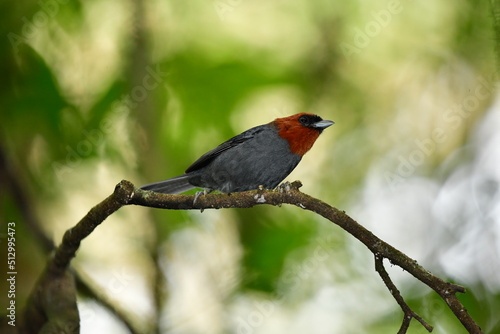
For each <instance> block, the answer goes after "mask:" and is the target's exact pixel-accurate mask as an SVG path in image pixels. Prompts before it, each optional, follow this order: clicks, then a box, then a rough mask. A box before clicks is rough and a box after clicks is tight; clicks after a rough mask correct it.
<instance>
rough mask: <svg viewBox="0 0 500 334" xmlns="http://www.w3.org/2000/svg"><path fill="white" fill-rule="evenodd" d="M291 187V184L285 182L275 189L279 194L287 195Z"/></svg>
mask: <svg viewBox="0 0 500 334" xmlns="http://www.w3.org/2000/svg"><path fill="white" fill-rule="evenodd" d="M291 186H292V185H291V183H290V182H288V181H285V182H283V183H282V184H280V185H279V186H278V188H276V189H277V190H278V191H279V192H280V193H288V192H290V189H292V187H291Z"/></svg>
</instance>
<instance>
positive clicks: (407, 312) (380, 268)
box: [375, 254, 433, 334]
mask: <svg viewBox="0 0 500 334" xmlns="http://www.w3.org/2000/svg"><path fill="white" fill-rule="evenodd" d="M375 270H376V271H377V272H378V274H379V275H380V277H381V278H382V281H384V283H385V286H387V289H389V292H390V293H391V294H392V296H393V297H394V299H395V300H396V302H397V303H398V305H399V306H400V307H401V309H402V310H403V313H404V315H403V323H402V324H401V328H400V329H399V331H398V334H404V333H406V331H407V330H408V327H409V326H410V322H411V319H412V318H413V319H415V320H417V321H418V322H420V323H421V324H422V326H424V327H425V329H427V331H428V332H432V330H433V328H432V326H431V325H429V324H428V323H427V322H426V321H425V320H424V319H422V317H421V316H419V315H418V314H417V313H416V312H414V311H413V310H412V309H411V308H410V306H408V304H406V302H405V300H404V299H403V297H402V296H401V293H400V292H399V290H398V288H397V287H396V285H395V284H394V283H393V282H392V280H391V278H390V277H389V274H388V273H387V271H386V270H385V267H384V258H383V257H381V256H380V255H378V254H375Z"/></svg>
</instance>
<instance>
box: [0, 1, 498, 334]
mask: <svg viewBox="0 0 500 334" xmlns="http://www.w3.org/2000/svg"><path fill="white" fill-rule="evenodd" d="M497 2H498V1H493V0H492V1H474V0H460V1H453V2H450V1H448V0H435V1H424V0H418V1H417V0H413V1H412V0H392V1H380V0H377V1H359V0H358V1H349V2H345V1H344V2H342V1H325V0H316V1H306V0H289V1H280V0H277V1H262V0H254V1H247V0H213V1H212V0H210V1H199V0H191V1H172V0H162V1H158V0H151V1H144V0H131V1H117V0H100V1H96V0H90V1H68V0H41V1H34V0H25V1H7V0H3V1H2V2H1V3H0V13H1V14H0V15H1V19H0V29H1V39H0V60H1V61H0V73H1V80H0V87H1V90H0V162H1V164H0V165H1V171H0V173H1V174H0V175H1V181H2V183H1V188H0V196H1V197H0V206H1V207H0V211H1V212H2V214H1V221H0V224H1V225H0V233H1V234H0V236H1V237H2V239H0V241H1V242H0V246H1V247H0V248H1V249H0V254H2V259H5V256H6V251H7V249H6V248H7V247H6V243H5V240H6V233H7V227H6V224H7V222H9V221H12V222H15V223H16V256H17V271H18V275H17V282H16V283H17V295H16V302H17V306H18V316H21V309H22V308H23V306H24V305H25V303H26V298H27V296H28V294H29V292H30V290H31V288H32V287H33V285H34V283H35V281H36V279H37V277H38V276H39V275H40V273H41V271H42V269H43V266H44V263H45V261H46V258H47V256H48V251H49V250H50V246H51V244H52V243H55V244H58V243H59V242H60V240H61V237H62V234H63V233H64V231H65V230H66V229H68V228H70V227H71V226H73V225H75V224H76V223H77V222H78V220H79V219H80V218H81V217H82V216H83V215H84V214H85V213H86V212H87V211H88V210H89V209H90V208H91V207H92V206H94V205H95V204H97V203H98V202H99V201H100V200H102V199H104V198H105V197H106V196H108V195H109V194H110V193H111V192H112V191H113V188H114V186H115V185H116V184H117V183H118V182H119V181H120V180H122V179H127V180H130V181H132V182H134V183H135V184H136V185H141V184H145V183H150V182H154V181H158V180H162V179H165V178H168V177H173V176H176V175H179V174H181V173H183V171H184V169H185V168H186V167H187V166H188V165H189V164H190V163H191V162H193V161H194V160H195V159H196V158H198V157H199V156H200V155H201V154H202V153H204V152H206V151H207V150H209V149H211V148H213V147H214V146H216V145H217V144H219V143H221V142H222V141H224V140H226V139H228V138H230V137H231V136H233V135H236V134H238V133H240V132H241V131H243V130H246V129H248V128H250V127H252V126H255V125H259V124H263V123H267V122H269V121H271V120H273V119H274V118H277V117H282V116H287V115H290V114H294V113H297V112H313V113H317V114H319V115H321V116H322V117H323V118H325V119H331V120H334V121H335V122H336V124H335V125H334V126H333V127H331V128H329V129H328V130H326V131H325V132H324V133H323V135H322V136H321V137H320V138H319V140H318V142H317V143H316V145H315V146H314V148H313V149H312V151H311V152H309V153H308V154H307V155H306V156H305V158H304V159H303V161H302V163H301V164H300V165H299V167H298V168H297V169H296V170H295V171H294V172H293V173H292V174H291V175H290V176H289V178H288V180H290V181H293V180H296V179H300V180H301V181H302V182H303V183H304V186H303V188H302V191H304V192H306V193H308V194H310V195H312V196H315V197H318V198H320V199H322V200H323V201H325V202H328V203H330V204H332V205H334V206H336V207H338V208H340V209H342V210H346V212H347V213H348V214H349V215H351V216H352V217H353V218H355V219H357V220H358V221H359V222H360V223H361V224H362V225H364V226H365V227H367V228H368V229H370V230H372V231H373V232H374V233H375V234H377V235H378V236H379V237H381V238H382V239H384V240H385V241H387V242H389V243H391V244H392V245H394V246H395V247H397V248H399V249H400V250H401V251H403V252H404V253H406V254H407V255H409V256H410V257H412V258H415V259H416V260H418V261H419V263H420V264H422V265H423V266H424V267H426V268H427V269H429V270H431V271H432V272H433V273H435V274H437V275H439V276H440V277H442V278H444V279H447V280H450V281H453V282H455V283H457V284H461V285H464V286H466V287H467V290H468V293H467V294H465V295H462V296H460V299H461V300H462V301H463V303H464V304H465V305H466V307H467V308H468V309H469V311H470V313H471V314H472V316H473V317H474V318H475V320H476V321H477V322H478V323H479V324H480V325H481V327H482V328H483V329H484V330H485V331H486V332H487V333H500V203H499V199H500V192H499V190H500V189H499V182H500V169H499V166H500V133H499V131H498V129H499V128H500V101H499V91H498V75H497V68H498V67H497V56H496V55H497V54H498V43H497V41H498V36H500V35H497V34H496V32H497V31H500V28H499V26H498V25H497V24H498V23H496V22H497V19H498V18H499V17H500V7H499V5H498V4H497ZM73 266H74V269H75V271H76V272H77V273H78V277H79V282H80V283H79V286H80V293H79V299H78V301H79V310H80V315H81V332H82V333H129V332H131V331H134V332H137V333H179V334H180V333H204V334H210V333H242V334H250V333H310V334H313V333H315V334H316V333H318V334H319V333H395V332H397V330H398V328H399V326H400V323H401V317H402V313H401V311H400V309H399V307H398V306H397V304H396V303H395V301H394V300H393V299H392V297H391V295H390V294H389V292H388V291H387V289H386V287H385V286H384V285H383V283H382V281H381V280H380V278H379V277H378V276H377V274H376V273H375V271H374V265H373V258H372V254H371V253H370V252H369V251H368V250H367V249H366V248H365V247H364V246H363V245H361V244H360V243H359V242H357V241H356V240H355V239H353V238H352V237H351V236H350V235H348V234H346V233H345V232H344V231H342V230H341V229H340V228H338V227H337V226H335V225H332V224H331V223H329V222H328V221H325V220H324V219H322V218H320V217H317V216H315V215H314V214H312V213H311V212H305V211H301V210H300V209H298V208H296V207H289V206H283V207H280V208H278V207H268V206H261V207H256V208H253V209H246V210H243V209H242V210H236V209H231V210H218V211H214V210H206V211H205V212H203V213H200V212H168V211H165V210H154V209H148V208H142V207H125V208H123V209H121V210H119V211H118V212H117V213H115V214H114V215H112V216H111V217H110V218H109V219H108V220H106V221H105V222H104V223H103V225H102V226H100V227H99V228H98V229H97V230H96V231H95V232H94V233H92V234H91V235H90V236H89V237H88V238H87V239H86V240H85V241H84V242H83V243H82V245H81V248H80V250H79V252H78V255H77V257H76V258H75V260H74V261H73ZM1 267H2V268H4V269H2V270H1V273H0V278H1V279H2V281H4V279H5V274H6V271H7V270H6V260H5V261H4V260H2V266H1ZM388 270H389V272H390V274H391V276H392V277H393V279H394V281H395V283H396V284H397V285H398V287H399V288H400V289H401V291H402V294H403V296H404V297H405V298H406V299H407V301H408V303H409V304H410V305H411V306H412V307H413V308H414V309H415V310H416V311H417V312H419V313H420V314H421V315H422V316H423V317H424V318H425V319H426V320H427V321H428V322H430V323H431V324H432V325H434V326H435V330H434V332H435V333H453V334H459V333H465V330H464V329H463V328H462V327H461V325H460V324H459V322H458V320H456V319H455V318H454V317H453V315H452V314H451V312H450V311H449V310H448V309H447V307H446V306H445V304H444V303H443V302H442V301H441V300H440V299H439V297H438V296H437V295H436V294H435V293H433V292H432V291H430V290H429V288H427V287H426V286H424V285H423V284H422V283H420V282H418V281H416V280H415V279H414V278H413V277H410V276H409V275H408V274H407V273H405V272H403V271H402V270H401V269H399V268H397V267H390V266H389V265H388ZM6 294H7V292H6V290H5V287H4V284H1V291H0V301H1V308H0V315H1V318H2V327H1V328H2V329H1V331H2V333H7V332H8V330H12V328H10V327H8V326H7V325H6V324H5V323H4V320H5V312H6V306H7V300H6ZM123 319H126V321H124V320H123ZM409 332H410V333H425V330H424V328H422V327H421V326H420V325H419V324H418V323H416V322H412V325H411V327H410V331H409Z"/></svg>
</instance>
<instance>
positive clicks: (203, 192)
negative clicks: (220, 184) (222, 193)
mask: <svg viewBox="0 0 500 334" xmlns="http://www.w3.org/2000/svg"><path fill="white" fill-rule="evenodd" d="M212 191H213V189H203V190H201V191H197V192H196V194H194V200H193V205H194V204H196V201H197V200H198V198H199V197H200V196H201V195H207V194H210V193H211V192H212Z"/></svg>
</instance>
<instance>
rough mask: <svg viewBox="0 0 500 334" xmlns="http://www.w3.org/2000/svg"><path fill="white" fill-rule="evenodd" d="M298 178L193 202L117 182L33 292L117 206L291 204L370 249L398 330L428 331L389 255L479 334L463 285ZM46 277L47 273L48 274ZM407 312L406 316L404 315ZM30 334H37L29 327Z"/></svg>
mask: <svg viewBox="0 0 500 334" xmlns="http://www.w3.org/2000/svg"><path fill="white" fill-rule="evenodd" d="M300 186H301V184H300V182H297V181H296V182H294V183H292V184H289V183H286V184H284V185H282V186H280V187H278V189H276V190H264V189H259V190H252V191H246V192H241V193H235V194H209V195H205V196H200V197H199V198H198V199H197V200H196V202H195V201H194V195H168V194H159V193H154V192H149V191H144V190H141V189H138V188H136V187H134V185H133V184H132V183H130V182H129V181H121V182H120V183H119V184H118V185H117V186H116V188H115V191H114V193H113V194H112V195H111V196H109V197H108V198H106V199H105V200H104V201H102V202H101V203H99V204H98V205H97V206H95V207H94V208H92V209H91V210H90V211H89V213H88V214H87V215H86V216H85V217H83V218H82V220H81V221H80V222H79V223H78V224H77V225H76V226H75V227H73V228H71V229H69V230H68V231H66V233H65V234H64V237H63V241H62V244H61V245H60V246H59V247H58V248H57V250H56V253H55V255H54V257H53V258H51V259H50V261H49V263H48V265H47V270H46V271H45V273H44V277H42V279H41V280H40V281H39V284H38V285H37V286H36V287H35V289H34V291H35V292H36V291H39V290H41V289H43V286H40V284H42V283H43V282H46V281H47V279H48V280H49V281H50V279H51V278H52V279H57V278H59V277H62V276H64V274H65V273H66V271H67V269H68V266H69V264H70V262H71V259H72V258H73V257H74V256H75V253H76V251H77V249H78V247H79V245H80V242H81V241H82V240H83V239H84V238H85V237H87V236H88V235H89V234H90V233H92V231H93V230H94V229H95V228H96V227H97V226H99V224H101V223H102V222H103V221H104V220H105V219H106V218H107V217H108V216H109V215H111V214H112V213H113V212H115V211H116V210H118V209H119V208H120V207H122V206H124V205H131V204H133V205H141V206H146V207H152V208H161V209H171V210H204V209H222V208H251V207H254V206H256V205H260V204H268V205H276V206H280V205H282V204H291V205H295V206H298V207H300V208H302V209H304V210H309V211H312V212H315V213H317V214H319V215H321V216H323V217H324V218H326V219H328V220H330V221H331V222H332V223H334V224H336V225H338V226H340V227H341V228H343V229H344V230H345V231H347V232H348V233H350V234H351V235H352V236H354V237H355V238H356V239H358V240H359V241H361V242H362V243H363V244H364V245H365V246H366V247H368V249H369V250H370V251H371V252H372V253H373V254H375V256H376V258H375V263H376V268H377V271H378V272H379V274H380V276H381V278H382V280H383V281H384V283H385V284H386V285H387V287H388V288H389V290H391V292H392V294H393V296H394V298H395V299H396V301H397V302H398V304H399V305H400V306H401V308H402V310H403V312H404V314H405V316H404V319H403V324H402V326H401V328H400V331H399V332H400V333H405V332H406V329H407V327H408V326H409V322H410V321H411V318H415V319H417V320H418V321H419V322H420V323H421V324H422V325H423V326H424V327H425V328H426V329H427V330H431V329H432V327H431V326H429V325H428V324H427V323H426V322H425V321H424V320H423V319H422V318H421V317H420V316H418V315H417V314H416V313H415V312H413V311H412V310H411V309H410V308H409V306H408V305H407V304H406V303H405V302H404V300H403V298H402V297H401V294H400V293H399V291H398V290H397V288H396V287H395V285H394V283H392V281H391V280H390V278H389V275H388V274H387V272H386V271H385V268H384V267H383V263H382V261H383V259H384V258H387V259H388V260H389V261H390V262H391V263H392V264H394V265H397V266H399V267H401V268H402V269H404V270H406V271H407V272H409V273H410V274H412V275H413V276H414V277H415V278H417V279H418V280H420V281H421V282H423V283H424V284H426V285H428V286H429V287H430V288H432V289H433V290H434V291H436V292H437V293H438V294H439V296H441V298H442V299H443V300H444V301H445V302H446V304H447V305H448V307H449V308H450V309H451V310H452V312H453V313H454V314H455V316H456V317H457V318H458V319H459V320H460V322H461V323H462V325H463V326H464V327H465V328H466V329H467V331H468V332H469V333H473V334H480V333H482V330H481V328H480V327H479V326H478V325H477V324H476V322H475V321H474V320H473V319H472V317H471V316H470V315H469V313H468V312H467V310H466V309H465V307H464V306H463V305H462V303H461V302H460V301H459V300H458V298H457V296H456V293H457V292H461V293H465V289H464V288H463V287H461V286H459V285H455V284H452V283H448V282H445V281H443V280H442V279H440V278H439V277H437V276H434V275H433V274H431V273H430V272H429V271H427V270H425V269H424V268H423V267H422V266H420V265H419V264H418V263H417V261H415V260H413V259H411V258H409V257H408V256H406V255H405V254H403V253H402V252H400V251H399V250H397V249H396V248H394V247H392V246H391V245H389V244H387V243H386V242H384V241H382V240H381V239H379V238H378V237H376V236H375V235H374V234H373V233H371V232H370V231H368V230H367V229H365V228H364V227H363V226H361V225H359V224H358V223H357V222H356V221H354V220H353V219H352V218H351V217H349V216H348V215H346V214H345V212H344V211H341V210H338V209H336V208H334V207H332V206H330V205H328V204H326V203H324V202H322V201H320V200H318V199H316V198H313V197H311V196H309V195H306V194H304V193H301V192H300V191H299V190H298V189H299V188H300ZM47 276H49V277H47ZM33 309H35V310H37V311H38V312H42V313H43V312H45V311H46V310H44V303H43V302H41V301H38V300H35V301H34V302H33V303H29V305H28V311H29V310H33ZM44 315H45V316H46V318H47V322H49V323H50V321H51V319H50V317H47V315H46V314H44ZM408 316H410V318H409V319H408ZM30 333H35V331H32V332H30Z"/></svg>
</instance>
